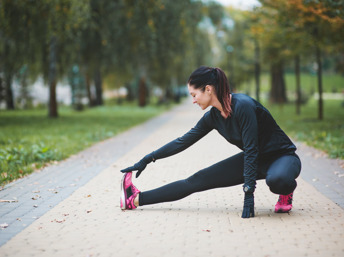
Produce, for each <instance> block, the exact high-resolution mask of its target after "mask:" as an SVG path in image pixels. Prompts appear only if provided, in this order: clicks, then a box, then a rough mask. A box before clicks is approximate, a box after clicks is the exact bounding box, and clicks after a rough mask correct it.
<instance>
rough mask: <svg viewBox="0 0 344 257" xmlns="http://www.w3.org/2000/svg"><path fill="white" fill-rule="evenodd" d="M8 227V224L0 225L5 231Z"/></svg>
mask: <svg viewBox="0 0 344 257" xmlns="http://www.w3.org/2000/svg"><path fill="white" fill-rule="evenodd" d="M7 227H8V224H7V223H2V224H0V228H2V229H4V228H7Z"/></svg>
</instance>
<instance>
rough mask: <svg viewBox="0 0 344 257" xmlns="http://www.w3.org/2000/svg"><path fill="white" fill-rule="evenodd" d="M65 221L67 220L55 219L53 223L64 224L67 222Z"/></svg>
mask: <svg viewBox="0 0 344 257" xmlns="http://www.w3.org/2000/svg"><path fill="white" fill-rule="evenodd" d="M65 221H66V220H65V219H54V220H52V221H51V222H56V223H63V222H65Z"/></svg>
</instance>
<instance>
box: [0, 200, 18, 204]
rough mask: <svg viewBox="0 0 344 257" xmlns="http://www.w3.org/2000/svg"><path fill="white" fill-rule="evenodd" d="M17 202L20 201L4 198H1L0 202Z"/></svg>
mask: <svg viewBox="0 0 344 257" xmlns="http://www.w3.org/2000/svg"><path fill="white" fill-rule="evenodd" d="M16 202H18V200H4V199H1V200H0V203H16Z"/></svg>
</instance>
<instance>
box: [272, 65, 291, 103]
mask: <svg viewBox="0 0 344 257" xmlns="http://www.w3.org/2000/svg"><path fill="white" fill-rule="evenodd" d="M270 100H271V102H273V103H279V104H282V103H286V102H287V96H286V90H285V82H284V71H283V62H282V61H279V62H277V63H273V64H271V91H270Z"/></svg>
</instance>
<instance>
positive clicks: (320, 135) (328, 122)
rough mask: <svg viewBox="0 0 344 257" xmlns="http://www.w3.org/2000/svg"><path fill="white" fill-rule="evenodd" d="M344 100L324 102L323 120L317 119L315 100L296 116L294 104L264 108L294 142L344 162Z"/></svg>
mask: <svg viewBox="0 0 344 257" xmlns="http://www.w3.org/2000/svg"><path fill="white" fill-rule="evenodd" d="M343 104H344V101H343V100H325V101H324V120H323V121H320V120H318V119H317V114H318V106H317V101H316V100H310V101H309V102H308V103H307V105H304V106H303V107H302V109H301V115H299V116H298V115H296V114H295V113H296V111H295V109H296V108H295V105H293V104H288V105H283V106H278V105H269V104H266V107H267V108H268V109H269V110H270V112H271V114H272V115H273V116H274V118H275V119H276V121H277V123H278V124H279V125H280V127H281V128H282V129H283V130H284V131H285V132H286V133H287V134H288V135H289V136H290V137H291V138H293V139H295V140H297V141H302V142H305V143H307V144H308V145H310V146H313V147H315V148H318V149H320V150H322V151H325V152H326V153H328V155H329V156H330V157H331V158H341V159H344V105H343Z"/></svg>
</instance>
